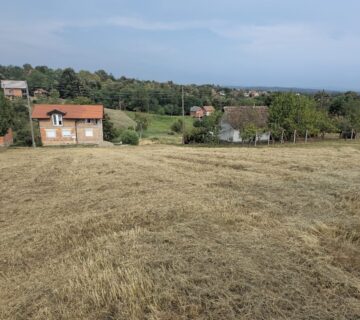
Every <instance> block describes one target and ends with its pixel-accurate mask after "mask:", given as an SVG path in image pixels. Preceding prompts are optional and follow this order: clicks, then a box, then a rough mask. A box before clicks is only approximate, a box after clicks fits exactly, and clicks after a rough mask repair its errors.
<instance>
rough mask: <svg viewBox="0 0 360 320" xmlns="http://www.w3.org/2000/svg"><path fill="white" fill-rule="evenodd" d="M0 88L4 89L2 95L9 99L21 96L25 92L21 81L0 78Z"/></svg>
mask: <svg viewBox="0 0 360 320" xmlns="http://www.w3.org/2000/svg"><path fill="white" fill-rule="evenodd" d="M1 88H2V89H3V90H4V96H5V97H6V98H8V99H9V100H14V99H17V98H22V97H23V96H24V94H25V88H24V86H23V81H13V80H1Z"/></svg>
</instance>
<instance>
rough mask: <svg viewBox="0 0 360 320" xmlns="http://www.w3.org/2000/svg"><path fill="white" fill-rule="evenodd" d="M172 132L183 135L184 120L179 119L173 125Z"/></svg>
mask: <svg viewBox="0 0 360 320" xmlns="http://www.w3.org/2000/svg"><path fill="white" fill-rule="evenodd" d="M171 131H173V132H176V133H181V132H182V131H183V121H182V119H178V120H177V121H175V122H174V123H173V124H172V125H171Z"/></svg>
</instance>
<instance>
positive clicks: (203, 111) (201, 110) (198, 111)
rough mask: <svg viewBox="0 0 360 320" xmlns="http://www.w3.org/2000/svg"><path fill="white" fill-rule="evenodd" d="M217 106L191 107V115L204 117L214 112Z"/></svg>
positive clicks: (198, 117)
mask: <svg viewBox="0 0 360 320" xmlns="http://www.w3.org/2000/svg"><path fill="white" fill-rule="evenodd" d="M214 111H215V108H214V107H213V106H204V107H197V106H194V107H191V109H190V116H192V117H193V118H196V119H201V118H203V117H208V116H210V115H211V114H212V113H214Z"/></svg>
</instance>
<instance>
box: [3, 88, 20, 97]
mask: <svg viewBox="0 0 360 320" xmlns="http://www.w3.org/2000/svg"><path fill="white" fill-rule="evenodd" d="M4 95H5V97H9V98H21V97H22V96H23V92H22V90H21V89H4Z"/></svg>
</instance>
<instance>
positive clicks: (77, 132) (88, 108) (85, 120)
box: [32, 104, 104, 146]
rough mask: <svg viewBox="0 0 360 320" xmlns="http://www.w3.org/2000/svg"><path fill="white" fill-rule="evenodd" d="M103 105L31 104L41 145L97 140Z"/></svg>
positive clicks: (101, 136)
mask: <svg viewBox="0 0 360 320" xmlns="http://www.w3.org/2000/svg"><path fill="white" fill-rule="evenodd" d="M103 117H104V107H103V106H102V105H70V104H66V105H52V104H36V105H34V108H33V112H32V118H33V119H36V120H38V121H39V127H40V134H41V141H42V143H43V145H45V146H46V145H63V144H100V143H101V142H102V141H103V123H102V120H103Z"/></svg>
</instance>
